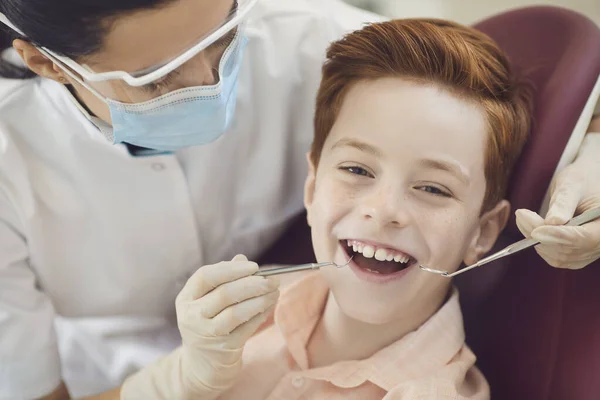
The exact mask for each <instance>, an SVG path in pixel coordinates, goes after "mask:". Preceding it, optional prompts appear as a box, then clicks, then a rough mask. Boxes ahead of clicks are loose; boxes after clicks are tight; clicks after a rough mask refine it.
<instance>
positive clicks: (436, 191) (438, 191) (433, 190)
mask: <svg viewBox="0 0 600 400" xmlns="http://www.w3.org/2000/svg"><path fill="white" fill-rule="evenodd" d="M417 189H419V190H422V191H424V192H427V193H431V194H432V195H434V196H442V197H452V195H451V194H450V193H448V192H446V191H444V190H442V189H440V188H438V187H435V186H431V185H425V186H419V187H418V188H417Z"/></svg>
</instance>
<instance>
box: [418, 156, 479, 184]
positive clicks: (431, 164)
mask: <svg viewBox="0 0 600 400" xmlns="http://www.w3.org/2000/svg"><path fill="white" fill-rule="evenodd" d="M419 164H420V165H421V166H423V167H426V168H432V169H438V170H441V171H446V172H449V173H451V174H452V175H454V176H456V177H457V178H458V179H459V180H461V181H462V182H463V183H464V184H465V185H468V184H469V182H470V181H471V179H470V177H469V173H468V172H467V171H465V170H464V168H462V166H461V165H460V164H458V163H456V162H452V161H442V160H434V159H431V158H426V159H422V160H420V161H419Z"/></svg>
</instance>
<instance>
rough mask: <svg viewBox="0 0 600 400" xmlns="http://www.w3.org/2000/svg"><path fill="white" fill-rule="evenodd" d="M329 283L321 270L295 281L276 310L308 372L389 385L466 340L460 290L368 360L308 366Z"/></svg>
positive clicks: (445, 359)
mask: <svg viewBox="0 0 600 400" xmlns="http://www.w3.org/2000/svg"><path fill="white" fill-rule="evenodd" d="M328 293H329V287H328V286H327V283H326V282H325V280H324V279H323V278H322V277H321V276H320V274H319V273H318V272H316V273H314V274H310V275H308V276H307V277H305V278H304V279H302V280H301V281H299V282H296V283H295V284H293V285H291V286H290V287H289V288H288V289H287V290H286V291H284V293H283V294H282V296H281V300H280V303H279V304H278V306H277V310H276V311H275V324H276V325H277V327H278V328H279V329H280V331H281V333H282V335H283V337H284V340H285V342H286V345H287V347H288V351H289V352H290V355H291V356H292V357H293V359H294V360H295V361H296V363H297V364H298V366H299V367H300V369H302V370H304V371H305V372H304V374H303V375H304V376H306V377H308V378H311V379H317V380H324V381H328V382H331V383H332V384H333V385H335V386H338V387H341V388H353V387H358V386H360V385H362V384H363V383H365V382H366V381H370V382H372V383H373V384H375V385H377V386H379V387H381V388H382V389H384V390H387V391H390V390H391V389H392V388H394V387H396V386H398V385H399V384H401V383H402V382H405V381H408V380H413V379H416V378H419V377H423V376H427V375H429V374H431V373H432V372H433V371H435V370H437V369H439V368H440V367H442V366H444V365H446V364H448V363H449V362H450V361H451V360H452V358H454V356H455V355H456V354H457V353H458V352H459V351H460V349H461V348H462V346H463V345H464V341H465V334H464V328H463V320H462V314H461V310H460V303H459V297H458V291H457V290H456V289H452V293H451V296H450V297H449V299H448V300H447V301H446V303H444V305H443V306H442V307H441V308H440V309H439V310H438V311H437V312H436V313H435V314H434V315H433V316H432V317H431V318H430V319H429V320H427V321H426V322H425V323H424V324H423V325H421V326H420V327H419V328H418V329H417V330H415V331H413V332H411V333H409V334H407V335H405V336H404V337H403V338H401V339H399V340H398V341H396V342H394V343H392V344H391V345H389V346H387V347H385V348H384V349H381V350H380V351H378V352H377V353H375V354H374V355H373V356H371V357H369V358H367V359H364V360H352V361H343V362H338V363H336V364H333V365H330V366H327V367H322V368H315V369H311V370H308V354H307V351H306V346H307V344H308V340H309V339H310V336H311V335H312V332H313V331H314V329H315V327H316V325H317V323H318V322H319V319H320V317H321V315H322V312H323V309H324V307H325V303H326V301H327V297H328Z"/></svg>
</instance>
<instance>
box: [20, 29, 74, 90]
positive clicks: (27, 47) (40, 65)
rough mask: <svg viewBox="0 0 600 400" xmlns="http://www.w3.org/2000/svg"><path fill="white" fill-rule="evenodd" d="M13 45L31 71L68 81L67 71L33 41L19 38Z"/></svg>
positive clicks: (62, 81)
mask: <svg viewBox="0 0 600 400" xmlns="http://www.w3.org/2000/svg"><path fill="white" fill-rule="evenodd" d="M13 47H14V48H15V50H16V51H17V53H18V54H19V56H20V57H21V59H22V60H23V62H24V63H25V65H27V67H28V68H29V69H30V70H31V71H33V72H35V73H36V74H38V75H39V76H42V77H44V78H48V79H52V80H54V81H57V82H60V83H67V82H68V80H67V77H66V75H65V73H64V72H63V71H62V70H61V69H60V68H59V67H58V66H56V65H55V64H54V63H53V62H52V60H50V59H48V58H47V57H46V56H45V55H43V54H42V53H41V52H40V51H39V50H38V49H37V48H36V47H35V46H34V45H32V44H31V43H29V42H26V41H24V40H21V39H17V40H15V41H13Z"/></svg>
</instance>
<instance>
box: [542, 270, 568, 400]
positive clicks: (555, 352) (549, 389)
mask: <svg viewBox="0 0 600 400" xmlns="http://www.w3.org/2000/svg"><path fill="white" fill-rule="evenodd" d="M566 272H567V271H560V273H561V275H562V279H561V287H560V300H561V301H560V309H559V310H558V311H559V313H558V314H559V315H560V318H558V322H557V325H558V329H556V332H557V333H556V334H555V335H554V338H553V340H552V347H551V349H550V351H551V352H552V353H553V354H552V355H551V357H550V360H551V361H550V363H551V364H550V374H549V377H550V380H549V382H548V383H547V385H546V388H547V389H546V396H544V397H543V398H544V399H551V397H550V394H551V393H553V390H552V389H553V386H554V382H555V379H554V378H555V375H556V363H557V361H558V353H559V348H558V347H559V345H560V338H561V336H562V326H563V320H564V317H565V298H566V296H565V292H566V290H567V289H566V285H567V282H566V281H567V279H568V275H567V273H566Z"/></svg>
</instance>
